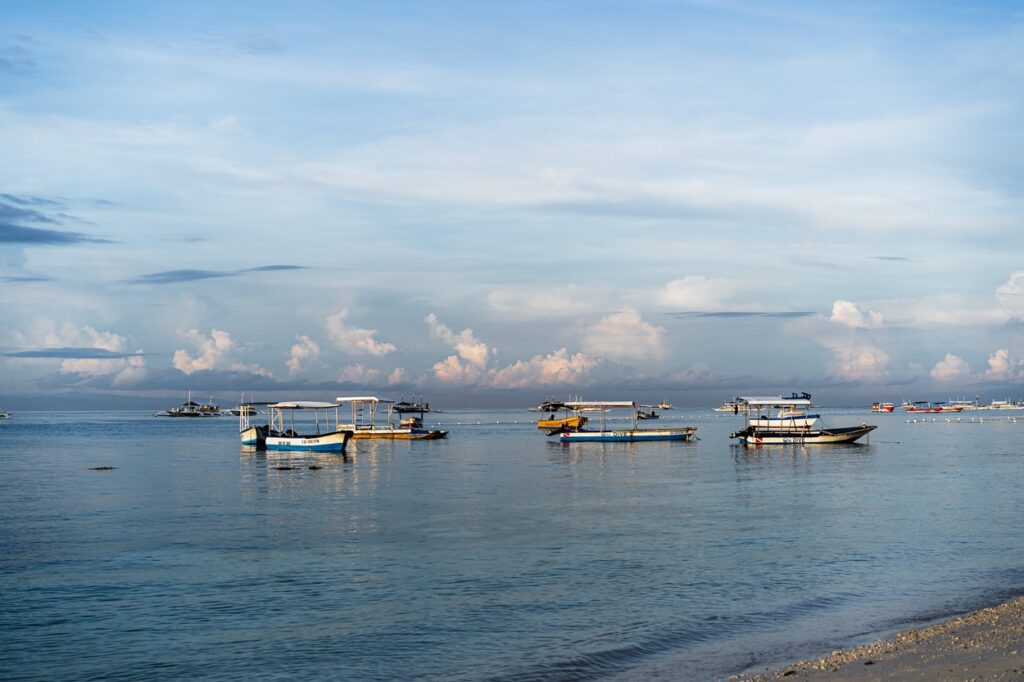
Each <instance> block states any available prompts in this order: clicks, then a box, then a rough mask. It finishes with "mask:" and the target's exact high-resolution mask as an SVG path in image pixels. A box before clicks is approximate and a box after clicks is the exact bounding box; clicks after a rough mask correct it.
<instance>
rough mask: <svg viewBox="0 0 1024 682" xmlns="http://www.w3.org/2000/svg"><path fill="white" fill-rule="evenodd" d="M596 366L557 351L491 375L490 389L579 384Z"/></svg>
mask: <svg viewBox="0 0 1024 682" xmlns="http://www.w3.org/2000/svg"><path fill="white" fill-rule="evenodd" d="M596 365H597V362H596V361H595V360H594V359H592V358H590V357H587V356H586V355H584V354H583V353H576V354H575V355H569V352H568V351H567V350H566V349H565V348H560V349H558V350H556V351H555V352H553V353H549V354H547V355H535V356H533V357H532V358H530V359H529V360H526V361H523V360H519V361H518V362H516V363H514V364H511V365H509V366H508V367H504V368H502V369H500V370H498V371H497V372H495V373H494V376H493V377H492V378H491V386H492V387H494V388H526V387H528V386H536V385H545V384H566V383H576V382H579V381H580V380H581V379H582V378H583V377H584V376H585V375H586V374H587V373H588V372H589V371H590V370H592V369H593V368H594V367H595V366H596Z"/></svg>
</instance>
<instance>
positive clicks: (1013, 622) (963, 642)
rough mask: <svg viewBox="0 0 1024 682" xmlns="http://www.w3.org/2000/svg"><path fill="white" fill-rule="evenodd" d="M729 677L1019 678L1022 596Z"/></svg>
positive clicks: (765, 680)
mask: <svg viewBox="0 0 1024 682" xmlns="http://www.w3.org/2000/svg"><path fill="white" fill-rule="evenodd" d="M728 679H729V680H735V681H736V682H774V681H775V680H783V679H785V680H864V681H868V680H1020V679H1024V596H1022V597H1017V598H1015V599H1011V600H1010V601H1007V602H1003V603H1002V604H998V605H996V606H991V607H988V608H983V609H979V610H977V611H973V612H971V613H967V614H964V615H960V616H955V617H952V618H949V619H947V620H944V621H942V622H940V623H936V624H934V625H929V626H927V627H923V628H911V629H909V630H903V631H901V632H898V633H896V634H895V635H893V636H892V637H889V638H886V639H881V640H878V641H876V642H873V643H871V644H865V645H862V646H857V647H851V648H849V649H839V650H836V651H833V652H832V653H830V654H828V655H825V656H821V657H818V658H813V659H807V660H803V661H799V662H796V663H793V664H791V665H787V666H784V667H781V668H778V669H777V670H774V671H770V672H744V673H740V674H736V675H731V676H729V678H728Z"/></svg>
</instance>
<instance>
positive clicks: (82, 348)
mask: <svg viewBox="0 0 1024 682" xmlns="http://www.w3.org/2000/svg"><path fill="white" fill-rule="evenodd" d="M14 338H15V341H16V343H17V345H19V346H30V347H31V350H26V351H22V352H18V353H8V354H7V355H8V357H14V358H32V359H60V360H61V364H60V371H61V372H62V373H64V374H79V375H84V376H90V377H95V376H108V375H116V376H114V377H113V379H112V383H114V384H116V385H119V386H128V385H131V384H133V383H135V382H136V381H138V380H139V379H141V378H142V377H143V376H145V373H146V361H145V358H144V357H143V355H142V350H141V349H138V350H136V351H135V352H129V350H128V348H129V341H128V338H127V337H125V336H122V335H121V334H117V333H115V332H111V331H101V330H98V329H95V328H94V327H90V326H89V325H82V326H78V325H76V324H74V323H73V322H65V323H64V324H62V325H61V326H60V327H57V326H55V325H54V324H53V323H51V322H45V323H43V324H42V325H41V327H40V328H39V329H37V330H36V331H34V332H30V333H27V334H26V333H20V332H16V333H15V334H14ZM30 361H31V360H30Z"/></svg>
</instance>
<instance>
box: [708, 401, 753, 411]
mask: <svg viewBox="0 0 1024 682" xmlns="http://www.w3.org/2000/svg"><path fill="white" fill-rule="evenodd" d="M713 409H714V411H715V412H732V413H733V414H738V413H740V412H745V411H746V409H747V406H746V405H740V404H738V403H737V402H736V401H734V400H727V401H725V402H724V403H722V404H721V405H720V406H719V407H715V408H713Z"/></svg>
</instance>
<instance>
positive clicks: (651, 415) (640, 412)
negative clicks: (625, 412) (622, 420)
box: [636, 405, 660, 419]
mask: <svg viewBox="0 0 1024 682" xmlns="http://www.w3.org/2000/svg"><path fill="white" fill-rule="evenodd" d="M644 408H646V409H644ZM636 418H637V419H660V415H659V414H658V413H657V412H655V411H654V407H653V406H652V405H640V406H639V407H638V408H637V410H636Z"/></svg>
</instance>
